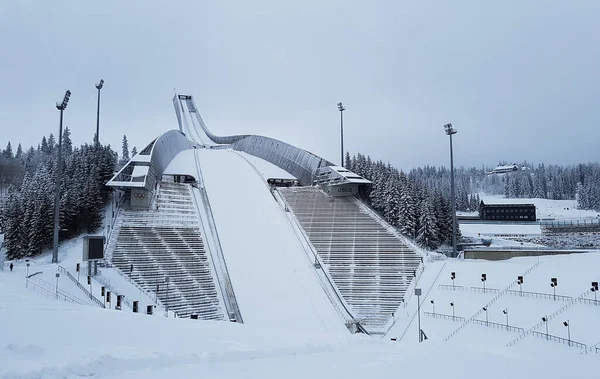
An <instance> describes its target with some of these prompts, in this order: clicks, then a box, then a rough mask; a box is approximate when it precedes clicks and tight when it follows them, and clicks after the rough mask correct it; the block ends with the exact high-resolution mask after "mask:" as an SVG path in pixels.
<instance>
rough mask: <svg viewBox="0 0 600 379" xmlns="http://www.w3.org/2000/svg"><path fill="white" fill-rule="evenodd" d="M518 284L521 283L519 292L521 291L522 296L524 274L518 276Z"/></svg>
mask: <svg viewBox="0 0 600 379" xmlns="http://www.w3.org/2000/svg"><path fill="white" fill-rule="evenodd" d="M517 284H518V285H519V292H520V293H521V297H522V296H523V276H521V275H519V276H517Z"/></svg>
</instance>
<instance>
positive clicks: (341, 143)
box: [337, 102, 348, 168]
mask: <svg viewBox="0 0 600 379" xmlns="http://www.w3.org/2000/svg"><path fill="white" fill-rule="evenodd" d="M337 107H338V111H340V147H341V151H342V156H341V159H340V167H344V111H345V110H346V108H344V105H343V104H342V103H341V102H339V103H337ZM346 168H348V167H346Z"/></svg>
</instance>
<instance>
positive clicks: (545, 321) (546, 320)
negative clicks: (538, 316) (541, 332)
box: [542, 316, 548, 339]
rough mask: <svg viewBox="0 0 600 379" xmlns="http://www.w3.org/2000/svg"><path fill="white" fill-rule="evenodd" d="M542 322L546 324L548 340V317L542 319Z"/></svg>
mask: <svg viewBox="0 0 600 379" xmlns="http://www.w3.org/2000/svg"><path fill="white" fill-rule="evenodd" d="M542 321H543V322H544V324H546V339H548V317H546V316H544V317H542Z"/></svg>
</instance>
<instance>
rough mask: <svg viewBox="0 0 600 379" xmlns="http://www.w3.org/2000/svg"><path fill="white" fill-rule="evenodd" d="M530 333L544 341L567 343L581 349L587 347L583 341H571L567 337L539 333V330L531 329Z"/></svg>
mask: <svg viewBox="0 0 600 379" xmlns="http://www.w3.org/2000/svg"><path fill="white" fill-rule="evenodd" d="M531 335H533V336H535V337H538V338H543V339H545V340H546V341H553V342H559V343H562V344H565V345H569V346H571V347H576V348H578V349H583V350H586V349H587V345H586V344H584V343H581V342H577V341H573V340H570V339H567V338H562V337H559V336H554V335H552V334H546V333H540V332H536V331H533V332H531ZM596 349H598V348H596Z"/></svg>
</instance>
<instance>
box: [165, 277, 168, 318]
mask: <svg viewBox="0 0 600 379" xmlns="http://www.w3.org/2000/svg"><path fill="white" fill-rule="evenodd" d="M165 282H166V283H167V298H166V300H165V316H166V317H167V318H169V278H166V280H165Z"/></svg>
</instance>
